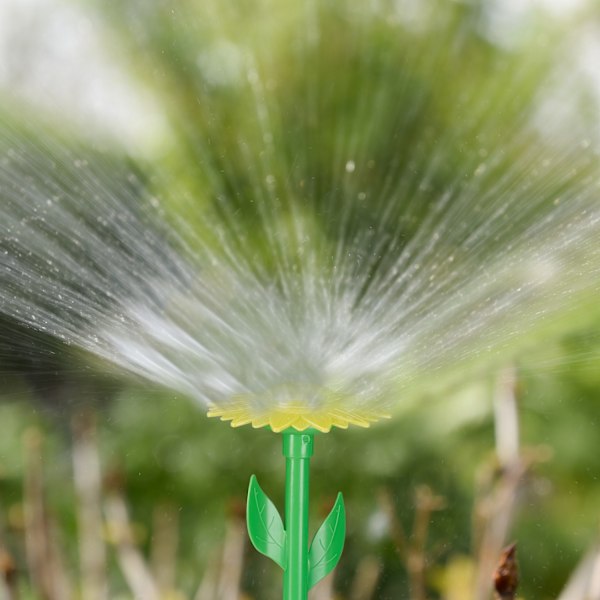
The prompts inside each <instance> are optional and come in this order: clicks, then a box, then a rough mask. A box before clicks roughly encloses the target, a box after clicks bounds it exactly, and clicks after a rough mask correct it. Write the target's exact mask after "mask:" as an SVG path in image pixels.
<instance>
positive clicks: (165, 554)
mask: <svg viewBox="0 0 600 600" xmlns="http://www.w3.org/2000/svg"><path fill="white" fill-rule="evenodd" d="M152 533H153V535H152V548H151V564H152V572H153V573H154V577H155V578H156V581H157V582H158V586H159V588H160V590H161V593H162V594H163V595H166V594H168V593H169V592H170V591H171V590H174V589H175V577H176V565H177V548H178V546H179V513H178V512H177V510H176V509H175V507H174V506H173V505H171V504H159V505H158V506H156V508H155V509H154V511H153V526H152Z"/></svg>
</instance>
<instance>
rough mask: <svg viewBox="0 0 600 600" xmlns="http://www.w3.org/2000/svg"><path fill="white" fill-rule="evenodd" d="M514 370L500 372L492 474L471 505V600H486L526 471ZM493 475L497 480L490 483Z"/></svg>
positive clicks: (496, 393) (495, 415)
mask: <svg viewBox="0 0 600 600" xmlns="http://www.w3.org/2000/svg"><path fill="white" fill-rule="evenodd" d="M516 384H517V378H516V373H515V369H514V368H513V367H508V368H506V369H505V370H503V371H501V372H500V374H499V376H498V378H497V381H496V386H495V390H494V396H493V402H494V427H495V436H496V459H497V464H496V465H495V471H496V473H494V474H490V473H489V471H488V472H487V473H485V475H484V478H485V479H487V480H488V481H486V482H485V487H488V486H491V489H490V490H489V491H488V492H487V493H485V495H483V497H481V500H480V501H478V502H477V503H476V506H475V520H476V523H478V524H479V527H476V528H475V531H476V532H478V531H480V532H481V533H480V538H479V540H478V542H477V551H476V552H477V572H476V575H475V590H474V596H473V597H474V600H488V599H489V597H490V594H491V592H492V573H493V572H494V568H495V566H496V564H497V561H498V557H499V556H500V553H501V551H502V547H503V546H504V544H505V543H506V536H507V534H508V530H509V527H510V524H511V521H512V517H513V513H514V509H515V503H516V498H517V492H518V488H519V485H520V483H521V479H522V477H523V474H524V473H525V470H526V464H525V462H524V461H523V460H522V458H521V454H520V449H519V417H518V410H517V398H516ZM494 475H496V476H497V480H496V481H493V478H494Z"/></svg>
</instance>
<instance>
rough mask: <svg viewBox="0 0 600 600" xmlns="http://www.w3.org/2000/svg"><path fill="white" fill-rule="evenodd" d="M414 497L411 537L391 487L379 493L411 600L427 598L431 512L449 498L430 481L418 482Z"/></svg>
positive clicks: (442, 506)
mask: <svg viewBox="0 0 600 600" xmlns="http://www.w3.org/2000/svg"><path fill="white" fill-rule="evenodd" d="M414 499H415V500H414V501H415V516H414V522H413V528H412V532H411V534H410V537H407V536H406V534H405V533H404V528H403V527H402V523H401V522H400V519H399V518H398V514H397V510H396V505H395V502H394V498H393V496H392V494H391V493H390V491H389V490H388V489H384V490H382V492H381V493H380V495H379V502H380V506H381V509H382V510H383V512H384V513H385V514H386V515H387V518H388V521H389V523H390V537H391V539H392V542H393V544H394V547H395V549H396V552H397V553H398V556H399V557H400V559H401V560H402V562H403V563H404V566H405V568H406V572H407V573H408V579H409V587H410V597H411V600H427V585H426V574H427V567H428V560H427V551H426V545H427V535H428V532H429V525H430V523H431V514H432V513H433V512H435V511H439V510H442V509H443V508H444V506H445V501H444V498H442V497H441V496H437V495H435V494H434V493H433V491H432V490H431V488H430V487H429V486H427V485H420V486H417V488H416V489H415V495H414Z"/></svg>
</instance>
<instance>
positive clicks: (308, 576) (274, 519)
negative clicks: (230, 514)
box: [246, 429, 346, 600]
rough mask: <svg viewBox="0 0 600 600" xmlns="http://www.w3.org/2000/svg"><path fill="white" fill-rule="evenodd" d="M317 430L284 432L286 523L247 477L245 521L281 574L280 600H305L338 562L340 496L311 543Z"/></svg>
mask: <svg viewBox="0 0 600 600" xmlns="http://www.w3.org/2000/svg"><path fill="white" fill-rule="evenodd" d="M314 437H315V432H314V431H312V430H308V431H302V432H300V431H296V430H295V429H286V430H285V431H284V432H283V455H284V456H285V462H286V474H285V525H284V522H283V519H282V518H281V515H280V514H279V511H278V510H277V508H276V506H275V505H274V504H273V502H272V501H271V500H270V499H269V497H268V496H267V495H266V494H265V492H264V491H263V490H262V488H261V487H260V485H259V484H258V481H257V480H256V477H255V476H254V475H252V477H250V485H249V487H248V502H247V505H246V509H247V512H246V520H247V524H248V535H249V537H250V541H251V542H252V544H253V545H254V547H255V548H256V549H257V550H258V551H259V552H260V553H261V554H264V555H265V556H268V557H269V558H270V559H271V560H273V561H274V562H275V563H277V564H278V565H279V566H280V567H281V568H282V569H283V572H284V575H283V598H284V600H307V598H308V590H309V589H310V588H312V587H313V586H314V585H316V584H317V583H318V582H319V581H321V579H323V578H324V577H326V576H327V575H328V574H329V573H331V571H332V570H333V569H334V568H335V566H336V565H337V563H338V561H339V559H340V556H341V555H342V550H343V549H344V538H345V536H346V511H345V508H344V499H343V498H342V495H341V494H338V495H337V499H336V501H335V504H334V505H333V508H332V509H331V511H330V513H329V515H327V517H326V519H325V520H324V521H323V523H321V526H320V527H319V529H318V530H317V533H315V536H314V537H313V540H312V542H311V543H310V545H309V539H308V502H309V499H308V492H309V467H310V458H311V456H312V455H313V441H314Z"/></svg>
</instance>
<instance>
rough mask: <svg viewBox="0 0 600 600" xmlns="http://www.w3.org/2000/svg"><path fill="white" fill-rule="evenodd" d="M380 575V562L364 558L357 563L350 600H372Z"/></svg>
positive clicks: (371, 557) (372, 558)
mask: <svg viewBox="0 0 600 600" xmlns="http://www.w3.org/2000/svg"><path fill="white" fill-rule="evenodd" d="M380 575H381V562H380V561H379V560H377V558H375V557H374V556H365V557H364V558H363V559H362V560H361V561H360V562H359V563H358V567H357V569H356V575H355V577H354V583H353V585H352V592H351V594H350V600H372V598H374V594H375V588H376V587H377V581H378V580H379V576H380Z"/></svg>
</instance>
